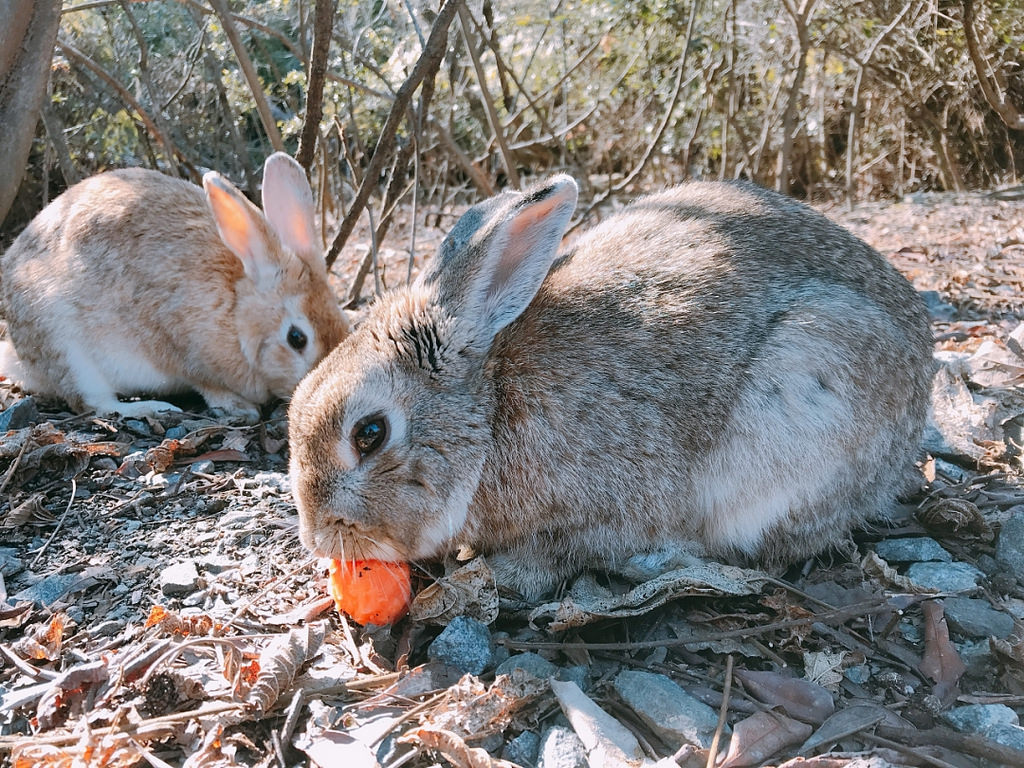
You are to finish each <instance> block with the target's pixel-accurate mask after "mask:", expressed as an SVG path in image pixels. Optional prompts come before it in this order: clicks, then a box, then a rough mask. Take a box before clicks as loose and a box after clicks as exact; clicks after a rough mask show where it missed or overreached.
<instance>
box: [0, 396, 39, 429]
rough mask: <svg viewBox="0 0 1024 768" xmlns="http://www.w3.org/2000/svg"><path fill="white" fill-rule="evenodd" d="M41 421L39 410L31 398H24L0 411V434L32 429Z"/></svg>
mask: <svg viewBox="0 0 1024 768" xmlns="http://www.w3.org/2000/svg"><path fill="white" fill-rule="evenodd" d="M38 421H39V409H38V408H36V401H35V400H33V399H32V398H31V397H23V398H21V400H16V401H15V402H13V403H11V404H10V405H9V406H8V407H7V408H6V409H5V410H4V411H0V432H7V431H8V430H11V429H24V428H25V427H31V426H32V425H33V424H36V423H38Z"/></svg>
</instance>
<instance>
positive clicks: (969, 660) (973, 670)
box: [953, 637, 995, 678]
mask: <svg viewBox="0 0 1024 768" xmlns="http://www.w3.org/2000/svg"><path fill="white" fill-rule="evenodd" d="M953 647H954V648H956V654H957V656H959V657H960V661H962V662H963V663H964V666H965V667H967V671H966V672H965V674H966V675H967V676H968V677H979V678H980V677H985V676H986V675H988V674H989V673H990V672H991V671H992V667H993V665H994V664H995V660H994V659H993V658H992V647H991V646H990V645H989V642H988V638H987V637H986V638H984V639H983V640H965V641H964V642H962V643H953Z"/></svg>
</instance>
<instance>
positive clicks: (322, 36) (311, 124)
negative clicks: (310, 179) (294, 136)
mask: <svg viewBox="0 0 1024 768" xmlns="http://www.w3.org/2000/svg"><path fill="white" fill-rule="evenodd" d="M337 7H338V4H337V0H316V11H315V13H314V15H313V51H312V52H311V53H310V55H309V74H308V76H307V78H306V117H305V119H304V120H303V122H302V132H301V133H300V134H299V151H298V153H297V154H296V155H295V159H296V160H297V161H298V163H299V165H301V166H302V167H303V168H304V169H305V170H306V173H307V175H308V174H309V167H310V166H311V165H312V164H313V155H314V153H315V152H316V140H317V137H318V136H319V135H320V120H321V118H322V117H323V114H324V81H325V79H326V77H327V53H328V51H329V50H330V47H331V33H332V32H333V30H334V12H335V9H336V8H337Z"/></svg>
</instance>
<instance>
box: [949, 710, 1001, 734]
mask: <svg viewBox="0 0 1024 768" xmlns="http://www.w3.org/2000/svg"><path fill="white" fill-rule="evenodd" d="M942 719H943V720H945V721H946V722H947V723H949V724H950V725H951V726H952V727H953V728H955V729H956V730H958V731H960V732H961V733H981V734H986V733H988V732H989V731H990V730H991V729H992V728H994V727H995V726H997V725H1013V726H1016V725H1017V724H1018V723H1019V722H1020V720H1019V719H1018V717H1017V713H1016V712H1014V711H1013V710H1012V709H1010V708H1009V707H1008V706H1006V705H1005V704H967V705H965V706H962V707H954V708H953V709H951V710H949V711H948V712H945V713H943V715H942Z"/></svg>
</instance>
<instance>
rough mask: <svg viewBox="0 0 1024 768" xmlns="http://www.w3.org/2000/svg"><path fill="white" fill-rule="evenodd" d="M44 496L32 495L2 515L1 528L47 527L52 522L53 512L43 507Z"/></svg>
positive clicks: (40, 494)
mask: <svg viewBox="0 0 1024 768" xmlns="http://www.w3.org/2000/svg"><path fill="white" fill-rule="evenodd" d="M45 500H46V496H45V494H42V493H33V494H32V495H31V496H29V497H28V498H27V499H25V500H24V501H22V502H21V503H19V504H18V506H16V507H14V508H12V509H11V511H10V512H8V513H7V514H6V515H4V519H3V523H2V524H0V527H3V528H20V527H21V526H23V525H49V524H50V523H52V522H53V520H54V515H53V512H51V511H50V510H48V509H47V508H46V507H44V506H43V502H44V501H45Z"/></svg>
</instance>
